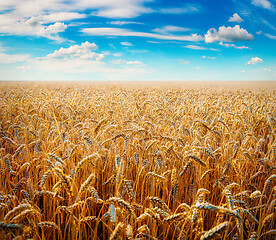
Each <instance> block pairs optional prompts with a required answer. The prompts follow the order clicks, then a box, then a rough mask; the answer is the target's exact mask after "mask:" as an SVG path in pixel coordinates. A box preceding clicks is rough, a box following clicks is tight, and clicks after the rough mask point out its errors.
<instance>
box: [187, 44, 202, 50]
mask: <svg viewBox="0 0 276 240" xmlns="http://www.w3.org/2000/svg"><path fill="white" fill-rule="evenodd" d="M184 47H185V48H189V49H194V50H207V48H205V47H202V46H198V45H187V46H184Z"/></svg>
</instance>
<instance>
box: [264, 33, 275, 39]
mask: <svg viewBox="0 0 276 240" xmlns="http://www.w3.org/2000/svg"><path fill="white" fill-rule="evenodd" d="M265 36H266V37H268V38H270V39H273V40H276V36H274V35H271V34H269V33H265Z"/></svg>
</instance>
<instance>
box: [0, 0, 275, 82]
mask: <svg viewBox="0 0 276 240" xmlns="http://www.w3.org/2000/svg"><path fill="white" fill-rule="evenodd" d="M0 80H124V81H125V80H143V81H146V80H185V81H189V80H236V81H238V80H260V81H264V80H276V0H244V1H237V0H228V1H226V0H220V1H217V0H216V1H215V0H200V1H183V0H181V1H180V0H175V1H168V0H166V1H165V0H100V1H99V0H66V1H65V0H9V1H6V0H0Z"/></svg>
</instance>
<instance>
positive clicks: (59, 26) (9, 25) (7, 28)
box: [0, 14, 67, 41]
mask: <svg viewBox="0 0 276 240" xmlns="http://www.w3.org/2000/svg"><path fill="white" fill-rule="evenodd" d="M3 23H5V24H3ZM66 28H67V25H65V24H64V23H61V22H55V23H54V24H50V25H43V21H42V20H41V17H31V18H26V19H22V20H18V21H16V20H15V19H14V17H13V16H12V14H2V15H0V32H1V33H2V34H8V35H19V36H37V37H46V38H49V39H52V40H56V41H62V40H63V39H62V38H61V37H59V35H58V33H60V32H63V31H64V30H65V29H66Z"/></svg>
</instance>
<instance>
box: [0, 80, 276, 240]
mask: <svg viewBox="0 0 276 240" xmlns="http://www.w3.org/2000/svg"><path fill="white" fill-rule="evenodd" d="M0 97H1V98H0V111H1V113H0V127H1V129H0V157H1V159H0V168H1V181H0V238H1V239H61V240H65V239H200V240H204V239H215V238H217V239H239V240H242V239H275V236H276V235H275V234H276V218H275V209H276V208H275V207H276V198H275V196H276V187H275V186H276V184H275V183H276V169H275V163H276V132H275V131H276V93H275V91H274V92H273V91H253V90H252V91H241V90H240V91H234V90H232V91H230V90H218V89H216V90H212V89H207V88H206V89H198V90H196V89H184V88H175V89H173V88H138V89H135V88H131V87H128V88H120V87H97V88H96V87H93V86H90V87H73V86H65V87H54V86H48V87H42V86H40V87H31V86H28V87H23V85H21V86H17V87H16V86H9V87H3V86H2V88H1V89H0Z"/></svg>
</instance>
